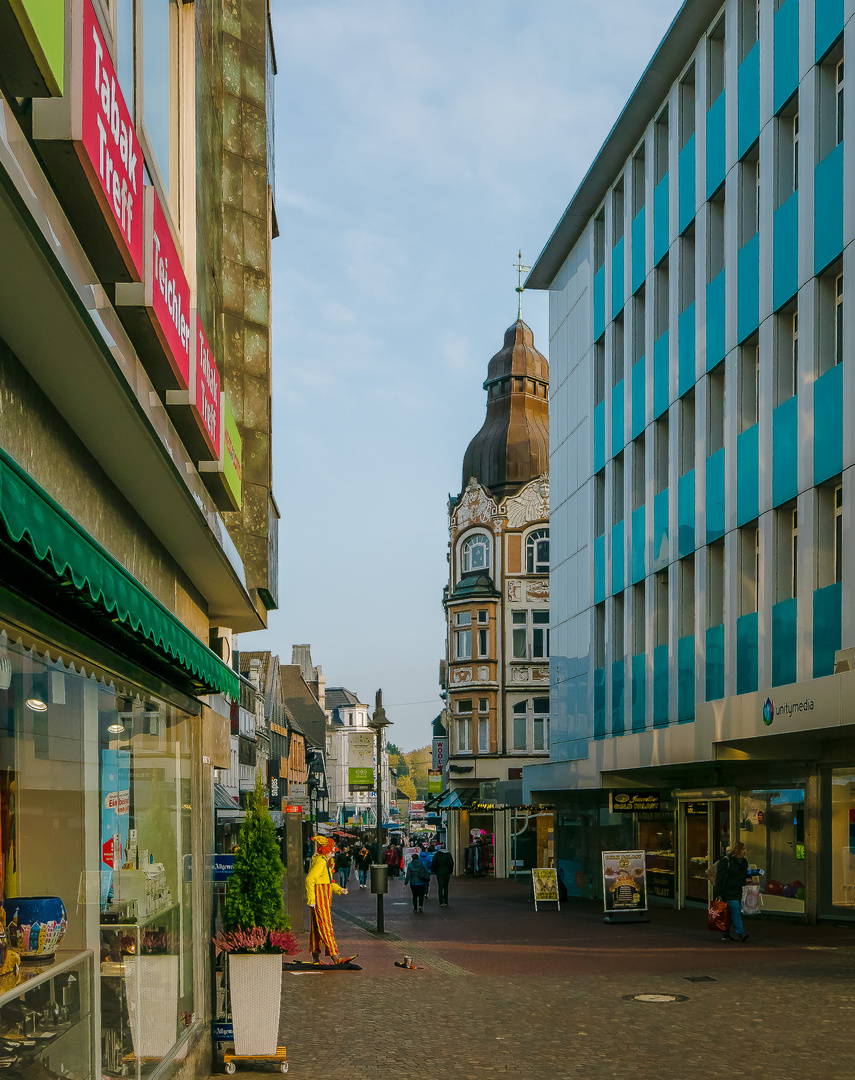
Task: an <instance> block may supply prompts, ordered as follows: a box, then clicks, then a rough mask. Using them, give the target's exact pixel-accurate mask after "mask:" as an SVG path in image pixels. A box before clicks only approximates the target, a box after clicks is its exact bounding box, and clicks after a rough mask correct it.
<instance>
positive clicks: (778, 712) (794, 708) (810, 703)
mask: <svg viewBox="0 0 855 1080" xmlns="http://www.w3.org/2000/svg"><path fill="white" fill-rule="evenodd" d="M813 709H814V700H813V698H805V699H804V701H787V702H784V704H783V705H775V702H774V701H773V700H772V699H771V698H770V697H767V698H766V700H765V701H764V702H763V723H764V724H765V725H766V727H771V724H772V721H773V720H774V719H775V717H776V716H792V715H793V714H794V713H803V712H812V711H813Z"/></svg>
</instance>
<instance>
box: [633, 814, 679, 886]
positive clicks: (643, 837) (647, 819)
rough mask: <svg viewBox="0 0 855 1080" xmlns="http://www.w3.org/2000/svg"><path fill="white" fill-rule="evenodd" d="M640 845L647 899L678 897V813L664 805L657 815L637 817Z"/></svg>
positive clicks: (638, 843) (638, 842) (640, 815)
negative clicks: (645, 871) (643, 859)
mask: <svg viewBox="0 0 855 1080" xmlns="http://www.w3.org/2000/svg"><path fill="white" fill-rule="evenodd" d="M635 819H636V825H637V829H638V841H637V845H638V848H639V850H642V851H644V853H645V862H646V865H647V895H648V897H649V898H653V897H655V898H656V899H658V900H674V899H675V898H676V896H677V873H676V871H677V853H676V848H675V846H674V810H673V807H670V806H669V805H668V804H664V805H663V806H662V808H661V809H660V810H659V811H657V812H651V813H641V814H637V815H635Z"/></svg>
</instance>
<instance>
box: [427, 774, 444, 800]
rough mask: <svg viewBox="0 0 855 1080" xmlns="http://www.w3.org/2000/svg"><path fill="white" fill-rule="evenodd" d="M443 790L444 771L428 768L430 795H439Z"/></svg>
mask: <svg viewBox="0 0 855 1080" xmlns="http://www.w3.org/2000/svg"><path fill="white" fill-rule="evenodd" d="M441 792H442V773H441V772H440V771H439V769H428V795H439V794H441Z"/></svg>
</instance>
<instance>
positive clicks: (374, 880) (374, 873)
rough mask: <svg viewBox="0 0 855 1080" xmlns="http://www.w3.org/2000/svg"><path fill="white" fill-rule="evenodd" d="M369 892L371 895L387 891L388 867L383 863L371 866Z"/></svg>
mask: <svg viewBox="0 0 855 1080" xmlns="http://www.w3.org/2000/svg"><path fill="white" fill-rule="evenodd" d="M371 891H372V892H373V893H387V892H388V891H389V867H388V866H386V864H385V863H372V864H371Z"/></svg>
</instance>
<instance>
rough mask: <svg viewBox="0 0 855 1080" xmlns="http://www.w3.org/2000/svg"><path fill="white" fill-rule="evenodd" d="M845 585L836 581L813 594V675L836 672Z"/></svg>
mask: <svg viewBox="0 0 855 1080" xmlns="http://www.w3.org/2000/svg"><path fill="white" fill-rule="evenodd" d="M842 603H843V585H842V583H841V582H839V581H838V582H836V583H835V584H834V585H827V586H826V587H825V588H824V589H817V590H816V592H815V593H814V594H813V677H814V678H815V679H820V678H822V676H823V675H831V674H833V673H834V654H835V653H836V652H837V650H838V649H839V648H840V639H841V627H842V622H841V619H842V606H841V605H842Z"/></svg>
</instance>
